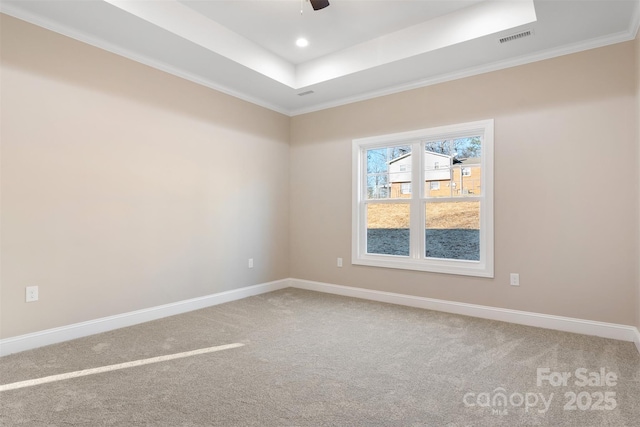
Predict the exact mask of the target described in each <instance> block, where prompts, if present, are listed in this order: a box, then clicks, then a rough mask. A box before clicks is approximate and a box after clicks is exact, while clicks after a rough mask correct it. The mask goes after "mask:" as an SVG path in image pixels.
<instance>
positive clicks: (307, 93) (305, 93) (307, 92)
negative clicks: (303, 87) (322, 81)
mask: <svg viewBox="0 0 640 427" xmlns="http://www.w3.org/2000/svg"><path fill="white" fill-rule="evenodd" d="M312 93H313V91H312V90H308V91H306V92H302V93H299V94H298V96H305V95H311V94H312Z"/></svg>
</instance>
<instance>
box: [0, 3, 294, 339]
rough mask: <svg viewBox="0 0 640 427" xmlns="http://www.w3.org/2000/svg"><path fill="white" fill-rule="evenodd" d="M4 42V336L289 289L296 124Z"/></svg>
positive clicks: (6, 28)
mask: <svg viewBox="0 0 640 427" xmlns="http://www.w3.org/2000/svg"><path fill="white" fill-rule="evenodd" d="M1 28H2V29H1V31H2V33H1V36H2V37H1V40H2V46H1V47H2V69H1V72H2V80H1V91H2V97H1V112H2V123H1V128H2V129H1V135H0V136H1V138H2V147H1V148H2V158H1V162H2V163H1V168H2V169H1V179H2V187H1V195H2V219H1V221H2V222H1V227H2V246H1V250H2V273H1V280H2V287H1V297H2V298H1V299H2V302H1V307H0V309H1V318H0V319H1V332H0V337H2V338H7V337H11V336H16V335H20V334H25V333H29V332H34V331H39V330H43V329H47V328H52V327H57V326H62V325H68V324H72V323H75V322H80V321H85V320H90V319H95V318H99V317H103V316H108V315H114V314H118V313H123V312H128V311H132V310H136V309H142V308H146V307H152V306H157V305H160V304H164V303H170V302H175V301H179V300H184V299H187V298H193V297H198V296H202V295H208V294H212V293H216V292H220V291H224V290H228V289H231V288H238V287H242V286H247V285H252V284H256V283H263V282H268V281H271V280H276V279H282V278H286V277H288V276H289V266H288V260H289V254H288V245H289V237H288V232H289V231H288V230H289V217H288V215H289V189H288V183H289V145H288V138H289V128H290V126H289V125H290V123H289V122H290V119H289V118H288V117H286V116H283V115H281V114H278V113H275V112H272V111H269V110H267V109H264V108H260V107H257V106H255V105H252V104H249V103H246V102H244V101H241V100H238V99H236V98H233V97H229V96H226V95H223V94H221V93H219V92H216V91H213V90H209V89H206V88H204V87H202V86H198V85H196V84H192V83H190V82H187V81H185V80H182V79H180V78H177V77H174V76H171V75H168V74H166V73H163V72H160V71H157V70H154V69H151V68H149V67H146V66H143V65H141V64H138V63H135V62H132V61H130V60H127V59H124V58H122V57H119V56H116V55H113V54H110V53H107V52H105V51H102V50H100V49H97V48H94V47H91V46H89V45H86V44H82V43H79V42H76V41H74V40H71V39H68V38H66V37H63V36H60V35H57V34H54V33H52V32H49V31H46V30H44V29H41V28H38V27H35V26H32V25H29V24H26V23H24V22H22V21H18V20H16V19H13V18H10V17H7V16H4V15H2V22H1ZM230 184H232V185H230ZM250 257H252V258H254V259H255V268H254V269H252V270H249V269H248V268H247V259H248V258H250ZM28 285H38V286H39V288H40V301H38V302H36V303H30V304H26V303H25V302H24V298H25V297H24V292H25V286H28Z"/></svg>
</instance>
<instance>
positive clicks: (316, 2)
mask: <svg viewBox="0 0 640 427" xmlns="http://www.w3.org/2000/svg"><path fill="white" fill-rule="evenodd" d="M309 1H310V2H311V7H313V10H320V9H324V8H325V7H327V6H329V0H309Z"/></svg>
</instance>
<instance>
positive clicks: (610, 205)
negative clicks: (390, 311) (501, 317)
mask: <svg viewBox="0 0 640 427" xmlns="http://www.w3.org/2000/svg"><path fill="white" fill-rule="evenodd" d="M634 49H635V46H634V43H633V42H627V43H621V44H617V45H613V46H610V47H606V48H601V49H597V50H591V51H586V52H583V53H579V54H574V55H570V56H564V57H560V58H556V59H552V60H547V61H542V62H538V63H534V64H529V65H525V66H520V67H516V68H511V69H507V70H503V71H499V72H493V73H488V74H484V75H479V76H475V77H471V78H466V79H462V80H457V81H453V82H449V83H444V84H439V85H435V86H430V87H425V88H421V89H416V90H412V91H407V92H403V93H399V94H394V95H390V96H386V97H381V98H377V99H373V100H369V101H364V102H360V103H355V104H351V105H347V106H343V107H339V108H332V109H329V110H324V111H320V112H316V113H311V114H307V115H302V116H297V117H294V118H293V119H292V131H291V144H292V148H291V247H290V251H291V274H292V277H296V278H300V279H308V280H314V281H321V282H328V283H336V284H341V285H349V286H357V287H362V288H369V289H376V290H383V291H391V292H399V293H403V294H409V295H418V296H424V297H430V298H439V299H445V300H452V301H462V302H467V303H474V304H483V305H488V306H494V307H505V308H510V309H516V310H526V311H532V312H539V313H547V314H554V315H562V316H570V317H577V318H582V319H591V320H598V321H605V322H615V323H622V324H627V325H632V324H634V323H635V322H636V312H637V309H638V307H637V303H636V292H637V286H638V284H637V281H638V239H637V236H638V215H637V212H638V210H637V207H638V194H639V193H638V174H637V170H638V163H637V159H638V143H637V139H636V138H637V137H636V129H635V127H636V122H637V117H635V112H636V98H637V96H636V89H635V86H636V77H635V76H634V70H635V67H634V59H633V58H634ZM490 118H493V119H495V266H496V268H495V273H496V274H495V279H482V278H469V277H463V276H453V275H442V274H430V273H422V272H412V271H403V270H393V269H381V268H373V267H365V266H353V265H351V264H349V263H346V264H345V266H344V267H343V268H336V257H344V258H345V259H346V260H348V259H350V253H351V189H350V187H349V186H345V185H343V183H344V182H350V181H351V140H352V139H353V138H362V137H368V136H374V135H380V134H387V133H393V132H401V131H408V130H412V129H420V128H426V127H431V126H441V125H447V124H452V123H460V122H467V121H473V120H482V119H490ZM550 158H555V159H557V161H556V162H555V164H545V163H546V162H548V159H550ZM567 170H571V171H572V173H571V174H568V175H567V173H566V172H567ZM542 171H544V173H542ZM600 173H601V174H602V175H603V176H608V175H609V174H614V175H615V177H616V180H617V182H618V183H619V185H618V186H616V188H615V189H613V190H612V189H611V188H610V182H609V180H608V179H602V180H598V179H595V178H594V177H595V176H597V175H598V174H600ZM586 177H588V178H589V179H590V180H591V181H592V182H591V183H590V184H589V185H583V183H584V180H585V178H586ZM558 182H563V183H564V185H563V186H558V185H557V183H558ZM511 272H516V273H520V282H521V286H520V287H511V286H509V280H508V278H509V273H511Z"/></svg>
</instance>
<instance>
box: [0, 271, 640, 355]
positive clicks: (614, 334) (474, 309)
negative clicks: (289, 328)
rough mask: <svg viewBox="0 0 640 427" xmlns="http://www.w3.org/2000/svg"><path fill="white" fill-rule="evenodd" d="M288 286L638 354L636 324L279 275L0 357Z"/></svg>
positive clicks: (9, 345) (60, 331) (110, 320)
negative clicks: (622, 345)
mask: <svg viewBox="0 0 640 427" xmlns="http://www.w3.org/2000/svg"><path fill="white" fill-rule="evenodd" d="M288 287H293V288H298V289H306V290H310V291H317V292H324V293H329V294H336V295H343V296H348V297H354V298H361V299H366V300H371V301H379V302H386V303H391V304H398V305H405V306H409V307H416V308H424V309H428V310H436V311H443V312H447V313H454V314H461V315H464V316H471V317H479V318H482V319H491V320H499V321H503V322H509V323H516V324H519V325H527V326H535V327H539V328H545V329H555V330H559V331H565V332H573V333H577V334H583V335H595V336H599V337H603V338H611V339H615V340H621V341H629V342H633V343H635V345H636V348H637V349H638V352H639V353H640V331H639V330H638V328H636V327H633V326H627V325H618V324H614V323H604V322H596V321H592V320H583V319H575V318H571V317H561V316H553V315H548V314H539V313H531V312H527V311H518V310H510V309H504V308H496V307H489V306H483V305H476V304H467V303H461V302H455V301H445V300H439V299H433V298H425V297H417V296H412V295H403V294H397V293H393V292H383V291H375V290H371V289H364V288H354V287H350V286H342V285H333V284H329V283H321V282H313V281H309V280H301V279H282V280H277V281H274V282H269V283H262V284H259V285H254V286H248V287H244V288H240V289H234V290H230V291H225V292H220V293H217V294H212V295H207V296H204V297H199V298H193V299H189V300H184V301H178V302H175V303H171V304H165V305H160V306H157V307H151V308H147V309H143V310H137V311H132V312H129V313H123V314H118V315H115V316H109V317H103V318H100V319H95V320H89V321H87V322H81V323H75V324H73V325H68V326H62V327H59V328H53V329H47V330H44V331H39V332H34V333H31V334H26V335H20V336H17V337H12V338H6V339H3V340H0V356H5V355H8V354H13V353H18V352H20V351H25V350H30V349H33V348H37V347H42V346H45V345H50V344H56V343H60V342H63V341H69V340H72V339H76V338H82V337H86V336H89V335H94V334H98V333H101V332H107V331H112V330H114V329H119V328H124V327H127V326H133V325H137V324H139V323H144V322H149V321H151V320H157V319H161V318H163V317H168V316H174V315H176V314H181V313H186V312H189V311H193V310H199V309H201V308H206V307H211V306H214V305H218V304H223V303H226V302H231V301H236V300H239V299H243V298H247V297H250V296H254V295H260V294H264V293H267V292H272V291H277V290H280V289H284V288H288Z"/></svg>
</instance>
